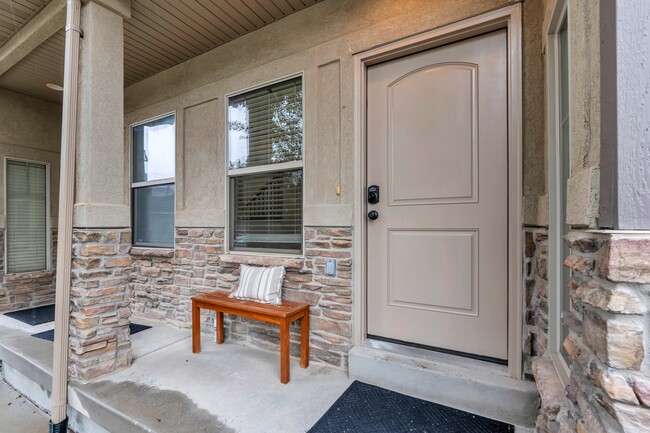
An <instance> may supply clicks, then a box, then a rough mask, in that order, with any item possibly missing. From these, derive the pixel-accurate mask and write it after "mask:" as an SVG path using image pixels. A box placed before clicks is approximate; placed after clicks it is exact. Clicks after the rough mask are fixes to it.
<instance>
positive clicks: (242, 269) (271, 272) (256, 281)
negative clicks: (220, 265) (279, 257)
mask: <svg viewBox="0 0 650 433" xmlns="http://www.w3.org/2000/svg"><path fill="white" fill-rule="evenodd" d="M283 280H284V266H271V267H268V268H263V267H259V266H248V265H239V287H237V289H236V290H235V291H234V292H232V293H231V294H230V297H231V298H236V299H246V300H249V301H257V302H263V303H265V304H273V305H280V304H281V303H282V281H283Z"/></svg>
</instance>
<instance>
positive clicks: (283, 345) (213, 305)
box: [192, 292, 309, 383]
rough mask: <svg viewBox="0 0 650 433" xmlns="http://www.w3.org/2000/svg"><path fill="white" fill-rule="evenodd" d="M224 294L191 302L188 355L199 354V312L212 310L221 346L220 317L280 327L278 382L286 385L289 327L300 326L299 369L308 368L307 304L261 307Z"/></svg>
mask: <svg viewBox="0 0 650 433" xmlns="http://www.w3.org/2000/svg"><path fill="white" fill-rule="evenodd" d="M228 295H229V293H227V292H210V293H204V294H202V295H197V296H194V297H193V298H192V352H193V353H199V352H200V351H201V308H203V309H206V310H213V311H215V312H216V316H217V326H216V331H217V344H221V343H223V340H224V329H223V315H224V313H225V314H232V315H235V316H241V317H248V318H249V319H255V320H261V321H263V322H268V323H275V324H277V325H280V382H282V383H288V382H289V325H290V324H291V322H293V321H295V320H298V319H302V320H301V322H300V327H301V335H300V337H301V339H300V366H301V367H302V368H307V367H308V366H309V304H305V303H301V302H293V301H282V305H271V304H262V303H259V302H253V301H245V300H241V299H233V298H229V297H228Z"/></svg>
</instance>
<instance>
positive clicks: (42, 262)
mask: <svg viewBox="0 0 650 433" xmlns="http://www.w3.org/2000/svg"><path fill="white" fill-rule="evenodd" d="M5 170H6V171H5V178H6V183H5V188H6V191H5V197H6V214H7V233H6V237H7V239H6V242H7V243H6V257H5V259H6V262H5V263H6V271H7V273H8V274H17V273H23V272H34V271H42V270H45V269H47V268H48V266H49V264H48V261H49V254H48V245H49V236H48V232H49V227H48V212H47V210H48V193H47V183H48V182H47V175H48V168H47V165H46V164H41V163H36V162H28V161H18V160H13V159H7V160H6V166H5Z"/></svg>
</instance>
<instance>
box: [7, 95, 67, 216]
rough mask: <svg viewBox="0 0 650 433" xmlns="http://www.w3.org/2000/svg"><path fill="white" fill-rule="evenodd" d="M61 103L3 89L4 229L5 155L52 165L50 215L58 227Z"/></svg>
mask: <svg viewBox="0 0 650 433" xmlns="http://www.w3.org/2000/svg"><path fill="white" fill-rule="evenodd" d="M60 148H61V106H60V105H59V104H55V103H52V102H47V101H44V100H42V99H37V98H32V97H31V96H26V95H22V94H20V93H14V92H10V91H8V90H4V89H0V155H2V158H3V161H2V164H0V228H4V227H5V209H4V193H5V188H4V158H7V157H10V158H19V159H28V160H33V161H38V162H44V163H49V164H50V216H51V219H52V227H56V223H57V215H58V209H59V188H58V185H59V160H60Z"/></svg>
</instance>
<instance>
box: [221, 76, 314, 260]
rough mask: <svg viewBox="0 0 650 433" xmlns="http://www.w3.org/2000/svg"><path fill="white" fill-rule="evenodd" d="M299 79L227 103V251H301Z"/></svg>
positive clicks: (242, 95)
mask: <svg viewBox="0 0 650 433" xmlns="http://www.w3.org/2000/svg"><path fill="white" fill-rule="evenodd" d="M302 108H303V96H302V77H296V78H293V79H290V80H287V81H283V82H281V83H277V84H273V85H270V86H266V87H263V88H260V89H256V90H252V91H250V92H247V93H244V94H240V95H236V96H233V97H230V98H229V99H228V178H229V191H230V201H229V204H230V206H229V207H230V227H229V236H230V239H229V247H230V249H231V250H243V251H269V252H281V253H293V254H299V253H301V252H302V195H303V192H302V191H303V190H302V183H303V162H302V151H303V113H302Z"/></svg>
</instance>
